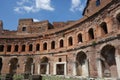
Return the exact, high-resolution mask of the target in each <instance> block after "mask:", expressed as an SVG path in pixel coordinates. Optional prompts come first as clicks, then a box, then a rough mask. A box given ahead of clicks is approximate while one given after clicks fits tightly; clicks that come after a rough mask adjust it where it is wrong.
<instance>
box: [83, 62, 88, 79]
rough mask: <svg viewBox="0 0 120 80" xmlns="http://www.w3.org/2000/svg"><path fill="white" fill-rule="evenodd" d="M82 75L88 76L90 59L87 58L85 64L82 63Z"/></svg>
mask: <svg viewBox="0 0 120 80" xmlns="http://www.w3.org/2000/svg"><path fill="white" fill-rule="evenodd" d="M82 76H84V77H88V76H89V72H88V60H85V64H84V65H82Z"/></svg>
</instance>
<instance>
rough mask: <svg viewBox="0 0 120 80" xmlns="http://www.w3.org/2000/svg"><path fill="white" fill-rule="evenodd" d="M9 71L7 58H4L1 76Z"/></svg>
mask: <svg viewBox="0 0 120 80" xmlns="http://www.w3.org/2000/svg"><path fill="white" fill-rule="evenodd" d="M9 69H10V63H9V59H8V57H4V59H3V65H2V70H1V74H8V73H9Z"/></svg>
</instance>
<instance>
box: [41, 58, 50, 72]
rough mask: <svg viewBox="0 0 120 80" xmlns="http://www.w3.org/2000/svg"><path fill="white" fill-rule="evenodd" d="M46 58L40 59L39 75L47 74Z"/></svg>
mask: <svg viewBox="0 0 120 80" xmlns="http://www.w3.org/2000/svg"><path fill="white" fill-rule="evenodd" d="M48 61H49V60H48V58H47V57H43V58H42V59H41V63H40V73H41V74H49V63H48Z"/></svg>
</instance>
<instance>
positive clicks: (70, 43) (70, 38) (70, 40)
mask: <svg viewBox="0 0 120 80" xmlns="http://www.w3.org/2000/svg"><path fill="white" fill-rule="evenodd" d="M68 42H69V46H72V45H73V39H72V37H69V39H68Z"/></svg>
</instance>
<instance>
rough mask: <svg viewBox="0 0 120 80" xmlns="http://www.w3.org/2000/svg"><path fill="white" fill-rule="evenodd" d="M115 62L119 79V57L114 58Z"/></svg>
mask: <svg viewBox="0 0 120 80" xmlns="http://www.w3.org/2000/svg"><path fill="white" fill-rule="evenodd" d="M115 60H116V66H117V72H118V78H120V55H117V56H116V57H115Z"/></svg>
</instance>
